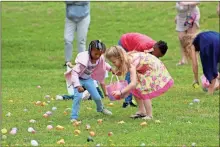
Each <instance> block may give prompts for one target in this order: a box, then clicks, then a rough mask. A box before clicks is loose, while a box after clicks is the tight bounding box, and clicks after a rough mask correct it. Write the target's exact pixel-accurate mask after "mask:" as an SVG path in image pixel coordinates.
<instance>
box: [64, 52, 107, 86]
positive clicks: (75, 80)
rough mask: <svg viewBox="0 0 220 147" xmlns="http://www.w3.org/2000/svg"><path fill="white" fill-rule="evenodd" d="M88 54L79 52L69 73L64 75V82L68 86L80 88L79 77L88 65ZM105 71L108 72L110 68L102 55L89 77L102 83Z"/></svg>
mask: <svg viewBox="0 0 220 147" xmlns="http://www.w3.org/2000/svg"><path fill="white" fill-rule="evenodd" d="M89 60H90V57H89V53H88V51H85V52H81V53H79V54H78V55H77V57H76V60H75V63H76V65H75V66H74V67H73V68H72V69H71V70H69V71H66V72H65V73H64V75H65V78H66V81H67V83H68V84H69V85H74V87H78V86H80V85H81V84H80V81H79V77H80V76H81V75H82V74H83V73H84V71H85V69H86V68H87V66H88V64H89ZM106 70H108V71H110V70H111V66H110V65H109V64H108V63H106V62H105V58H104V56H103V55H102V56H101V57H100V59H99V63H98V65H97V66H96V67H95V69H94V70H93V73H92V74H91V77H92V78H93V79H94V80H96V81H98V82H100V83H104V79H105V73H106Z"/></svg>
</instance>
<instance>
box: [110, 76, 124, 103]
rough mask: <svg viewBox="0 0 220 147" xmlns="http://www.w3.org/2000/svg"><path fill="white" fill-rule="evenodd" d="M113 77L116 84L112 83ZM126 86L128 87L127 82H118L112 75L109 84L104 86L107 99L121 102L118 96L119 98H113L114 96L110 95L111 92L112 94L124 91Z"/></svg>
mask: <svg viewBox="0 0 220 147" xmlns="http://www.w3.org/2000/svg"><path fill="white" fill-rule="evenodd" d="M114 76H116V78H117V82H115V83H112V79H113V77H114ZM127 85H128V82H127V81H126V80H120V81H119V79H118V76H117V75H112V77H111V81H110V84H109V85H107V86H106V90H107V93H108V97H109V99H110V100H111V101H115V100H121V99H122V98H121V97H120V96H119V97H114V96H113V95H112V92H113V91H118V90H122V89H124V88H125V87H126V86H127Z"/></svg>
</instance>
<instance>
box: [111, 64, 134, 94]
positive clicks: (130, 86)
mask: <svg viewBox="0 0 220 147" xmlns="http://www.w3.org/2000/svg"><path fill="white" fill-rule="evenodd" d="M129 71H130V74H131V77H130V78H131V82H130V84H129V85H128V86H126V87H125V88H124V89H122V90H121V91H114V92H113V93H112V95H113V96H116V95H121V97H124V95H126V94H127V93H129V92H130V90H131V89H134V88H135V87H136V83H137V74H136V67H135V66H134V65H131V68H130V69H129Z"/></svg>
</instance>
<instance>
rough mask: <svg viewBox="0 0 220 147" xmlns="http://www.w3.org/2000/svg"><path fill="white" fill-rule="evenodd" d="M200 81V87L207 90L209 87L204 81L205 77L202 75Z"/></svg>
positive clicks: (205, 80)
mask: <svg viewBox="0 0 220 147" xmlns="http://www.w3.org/2000/svg"><path fill="white" fill-rule="evenodd" d="M200 79H201V83H202V87H203V88H208V87H209V81H208V80H207V79H206V77H205V76H204V75H202V76H201V77H200Z"/></svg>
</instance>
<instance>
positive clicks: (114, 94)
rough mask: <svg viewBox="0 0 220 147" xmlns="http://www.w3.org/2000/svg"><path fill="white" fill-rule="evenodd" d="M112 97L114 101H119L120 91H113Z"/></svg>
mask: <svg viewBox="0 0 220 147" xmlns="http://www.w3.org/2000/svg"><path fill="white" fill-rule="evenodd" d="M112 95H113V96H114V97H115V98H116V99H120V96H121V92H120V91H113V92H112Z"/></svg>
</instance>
